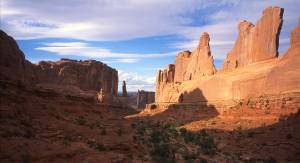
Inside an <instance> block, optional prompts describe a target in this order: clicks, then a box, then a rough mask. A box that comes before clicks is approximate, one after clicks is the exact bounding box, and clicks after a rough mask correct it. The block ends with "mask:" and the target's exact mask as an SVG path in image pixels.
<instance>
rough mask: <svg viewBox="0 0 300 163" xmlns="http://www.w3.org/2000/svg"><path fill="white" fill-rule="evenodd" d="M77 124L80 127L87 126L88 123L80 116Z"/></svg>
mask: <svg viewBox="0 0 300 163" xmlns="http://www.w3.org/2000/svg"><path fill="white" fill-rule="evenodd" d="M76 122H77V124H79V125H85V124H86V123H87V120H86V119H85V118H84V117H83V116H80V117H78V118H77V119H76Z"/></svg>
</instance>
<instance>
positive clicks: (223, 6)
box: [0, 0, 300, 91]
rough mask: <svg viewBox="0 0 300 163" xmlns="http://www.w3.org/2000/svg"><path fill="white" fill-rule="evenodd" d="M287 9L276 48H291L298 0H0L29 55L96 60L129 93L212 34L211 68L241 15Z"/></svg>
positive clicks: (7, 25) (4, 17)
mask: <svg viewBox="0 0 300 163" xmlns="http://www.w3.org/2000/svg"><path fill="white" fill-rule="evenodd" d="M268 6H280V7H282V8H284V16H283V20H284V21H283V26H282V30H281V35H280V46H279V53H280V54H281V53H283V52H284V51H286V50H287V48H288V46H289V36H290V31H291V29H292V28H293V27H295V26H296V24H297V22H298V21H297V20H298V18H299V16H300V10H299V6H300V1H299V0H284V1H283V0H271V1H260V0H257V1H238V0H235V1H229V0H222V1H205V0H190V1H182V0H163V1H162V0H143V1H141V0H66V1H62V0H51V1H49V0H26V1H20V0H0V15H1V24H0V25H1V26H0V27H1V29H2V30H4V31H5V32H7V33H8V34H9V35H11V36H13V37H14V38H15V39H16V40H17V42H18V44H19V46H20V48H21V50H23V52H24V53H25V55H26V58H27V59H28V60H30V61H32V62H35V63H36V62H38V61H40V60H58V59H60V58H71V59H82V60H84V59H95V60H99V61H102V62H104V63H106V64H108V65H109V66H111V67H114V68H116V69H117V70H118V71H119V80H120V85H119V90H121V89H122V87H121V81H122V80H126V84H127V90H128V91H137V89H145V90H154V85H155V74H156V71H157V70H158V69H159V68H163V67H164V65H166V64H168V63H174V61H175V55H176V54H177V53H178V52H180V51H182V50H192V49H193V48H194V47H196V45H197V43H198V41H199V38H200V35H201V33H202V32H208V33H209V34H210V39H211V41H210V45H211V51H212V55H213V57H214V59H215V65H216V67H217V68H218V69H219V68H220V64H221V63H222V60H223V59H224V58H225V57H226V55H227V53H228V52H229V50H230V49H231V48H232V47H233V44H234V41H235V39H236V37H237V32H238V31H237V25H238V23H239V22H240V21H241V20H249V21H251V22H253V24H255V22H256V21H257V20H258V19H259V18H260V16H261V13H262V11H263V9H264V8H266V7H268Z"/></svg>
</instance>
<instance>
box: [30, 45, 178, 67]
mask: <svg viewBox="0 0 300 163" xmlns="http://www.w3.org/2000/svg"><path fill="white" fill-rule="evenodd" d="M35 50H41V51H46V52H51V53H55V54H57V55H62V56H69V55H73V56H83V57H89V58H117V59H115V61H116V62H127V63H133V62H137V61H139V59H141V58H161V57H167V56H174V55H175V54H176V53H175V52H170V53H162V54H138V53H115V52H112V51H111V50H110V49H106V48H102V47H94V46H90V45H89V44H88V43H85V42H52V43H45V44H43V46H40V47H36V48H35Z"/></svg>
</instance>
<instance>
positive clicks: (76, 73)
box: [0, 31, 118, 95]
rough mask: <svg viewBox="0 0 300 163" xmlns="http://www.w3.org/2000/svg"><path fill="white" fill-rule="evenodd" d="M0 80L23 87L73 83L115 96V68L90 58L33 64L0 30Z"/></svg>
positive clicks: (81, 87)
mask: <svg viewBox="0 0 300 163" xmlns="http://www.w3.org/2000/svg"><path fill="white" fill-rule="evenodd" d="M0 44H1V46H0V51H1V53H0V68H1V71H0V79H1V80H5V81H10V82H16V83H20V84H24V85H27V86H34V85H36V84H48V85H49V84H50V85H60V86H61V85H66V86H75V87H78V88H79V89H81V90H85V91H100V90H101V89H102V90H103V92H104V93H106V94H113V95H117V90H118V72H117V70H115V69H113V68H111V67H109V66H107V65H105V64H104V63H102V62H99V61H94V60H86V61H76V60H70V59H61V60H60V61H56V62H52V61H41V62H39V63H38V64H37V65H35V64H32V63H30V62H29V61H27V60H26V59H25V56H24V54H23V52H22V51H21V50H20V49H19V47H18V45H17V43H16V41H15V40H14V39H13V38H12V37H10V36H8V35H7V34H6V33H5V32H3V31H0Z"/></svg>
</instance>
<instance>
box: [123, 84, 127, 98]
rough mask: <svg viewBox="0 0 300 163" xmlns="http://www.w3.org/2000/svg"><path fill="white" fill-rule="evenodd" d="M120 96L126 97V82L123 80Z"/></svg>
mask: <svg viewBox="0 0 300 163" xmlns="http://www.w3.org/2000/svg"><path fill="white" fill-rule="evenodd" d="M122 96H123V97H127V90H126V82H125V80H123V85H122Z"/></svg>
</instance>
